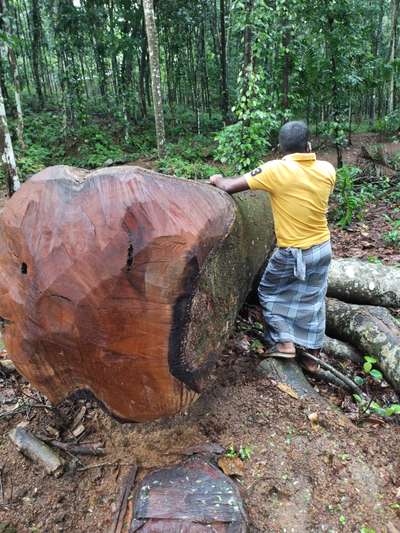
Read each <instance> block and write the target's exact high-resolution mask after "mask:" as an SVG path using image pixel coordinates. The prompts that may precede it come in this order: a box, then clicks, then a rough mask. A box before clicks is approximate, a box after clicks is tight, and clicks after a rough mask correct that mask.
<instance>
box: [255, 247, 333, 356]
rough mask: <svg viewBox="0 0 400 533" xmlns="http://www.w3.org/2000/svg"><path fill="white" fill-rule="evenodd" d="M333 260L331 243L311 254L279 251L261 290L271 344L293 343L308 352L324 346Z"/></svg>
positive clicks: (271, 261)
mask: <svg viewBox="0 0 400 533" xmlns="http://www.w3.org/2000/svg"><path fill="white" fill-rule="evenodd" d="M331 257H332V249H331V243H330V241H326V242H324V243H322V244H317V245H315V246H312V247H311V248H308V249H307V250H301V249H300V248H278V249H277V250H275V252H274V253H273V255H272V257H271V259H270V260H269V262H268V265H267V268H266V269H265V272H264V275H263V277H262V279H261V282H260V285H259V288H258V296H259V299H260V303H261V306H262V309H263V315H264V320H265V339H266V341H267V343H268V344H270V345H272V344H276V343H277V342H293V343H295V344H298V345H299V346H302V347H304V348H320V347H321V346H322V344H323V339H324V333H325V296H326V290H327V284H328V269H329V264H330V262H331Z"/></svg>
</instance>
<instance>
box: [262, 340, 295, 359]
mask: <svg viewBox="0 0 400 533" xmlns="http://www.w3.org/2000/svg"><path fill="white" fill-rule="evenodd" d="M264 356H265V357H280V358H282V359H294V358H295V357H296V349H295V347H294V344H293V343H292V342H278V343H276V344H274V345H273V346H271V347H270V348H268V350H266V351H265V352H264Z"/></svg>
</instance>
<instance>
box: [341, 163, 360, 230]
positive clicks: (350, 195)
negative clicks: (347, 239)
mask: <svg viewBox="0 0 400 533" xmlns="http://www.w3.org/2000/svg"><path fill="white" fill-rule="evenodd" d="M360 173H361V169H359V168H357V167H352V166H349V165H344V166H343V167H342V168H340V169H339V170H338V171H337V185H336V192H335V196H336V201H337V207H336V209H335V212H334V218H335V220H336V222H337V224H338V225H339V226H340V227H342V228H346V227H348V226H349V225H350V224H351V223H352V221H353V218H354V217H360V216H361V214H362V209H363V208H364V206H365V202H366V200H367V195H366V192H365V191H364V190H363V189H361V190H360V191H357V192H356V191H355V188H354V180H355V178H356V177H357V176H358V175H359V174H360Z"/></svg>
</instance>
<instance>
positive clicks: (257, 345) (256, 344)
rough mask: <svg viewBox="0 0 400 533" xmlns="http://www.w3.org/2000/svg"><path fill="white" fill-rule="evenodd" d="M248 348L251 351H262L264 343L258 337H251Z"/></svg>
mask: <svg viewBox="0 0 400 533" xmlns="http://www.w3.org/2000/svg"><path fill="white" fill-rule="evenodd" d="M250 350H252V351H253V352H264V345H263V343H262V342H261V341H260V340H259V339H253V340H252V341H251V343H250Z"/></svg>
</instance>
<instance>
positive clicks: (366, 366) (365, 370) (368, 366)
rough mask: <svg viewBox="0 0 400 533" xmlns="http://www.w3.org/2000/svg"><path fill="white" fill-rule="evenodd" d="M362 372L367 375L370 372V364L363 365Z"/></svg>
mask: <svg viewBox="0 0 400 533" xmlns="http://www.w3.org/2000/svg"><path fill="white" fill-rule="evenodd" d="M363 370H364V372H365V373H366V374H369V373H370V372H371V370H372V363H364V365H363Z"/></svg>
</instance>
